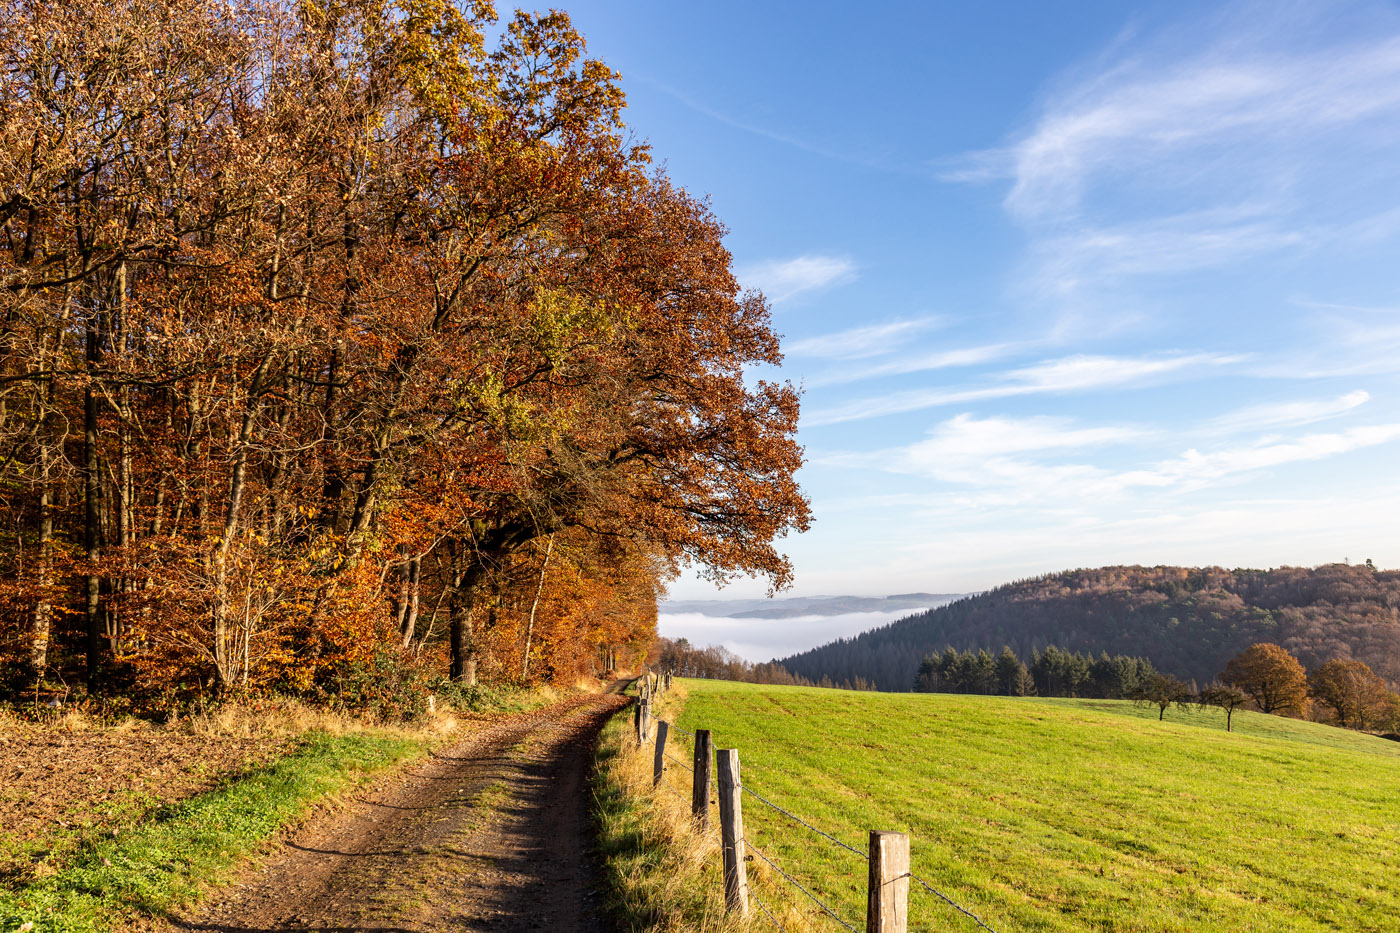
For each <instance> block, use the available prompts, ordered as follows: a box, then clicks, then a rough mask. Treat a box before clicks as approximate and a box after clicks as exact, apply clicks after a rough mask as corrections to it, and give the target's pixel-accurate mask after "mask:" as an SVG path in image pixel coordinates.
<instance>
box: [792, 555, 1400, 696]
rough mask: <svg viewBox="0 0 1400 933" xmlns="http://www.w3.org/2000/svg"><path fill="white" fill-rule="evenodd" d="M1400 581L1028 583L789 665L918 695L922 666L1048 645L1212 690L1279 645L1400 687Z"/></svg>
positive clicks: (1397, 574)
mask: <svg viewBox="0 0 1400 933" xmlns="http://www.w3.org/2000/svg"><path fill="white" fill-rule="evenodd" d="M1397 608H1400V571H1394V570H1376V569H1375V568H1374V567H1372V566H1371V565H1370V563H1369V562H1368V563H1367V564H1364V565H1357V566H1349V565H1346V564H1326V565H1324V566H1321V567H1317V568H1314V569H1308V568H1303V567H1280V568H1277V569H1275V570H1225V569H1222V568H1220V567H1204V568H1190V567H1104V568H1100V569H1097V570H1072V571H1067V572H1064V573H1056V574H1050V575H1047V576H1043V577H1036V578H1034V579H1030V580H1021V581H1018V582H1015V583H1010V584H1007V585H1005V586H1001V587H998V588H997V589H994V590H991V591H989V592H986V593H982V594H979V595H977V596H969V597H967V598H965V599H961V600H958V601H957V602H955V603H951V604H949V605H947V606H942V607H940V608H938V609H933V610H930V611H929V612H925V613H921V614H919V615H915V616H910V617H909V618H907V619H901V620H900V621H898V622H893V623H891V624H889V625H886V626H883V627H881V628H877V629H872V630H871V631H869V632H865V633H863V634H861V635H858V636H856V637H854V638H849V639H842V640H840V641H836V642H832V643H831V644H828V645H823V646H822V647H820V648H814V649H812V650H811V651H806V652H803V653H802V654H797V655H793V656H792V657H789V658H784V659H783V660H782V661H781V663H782V665H783V666H784V667H786V668H787V669H788V670H789V671H791V672H792V673H793V674H795V675H797V676H800V677H805V678H807V679H809V680H813V681H818V680H820V679H821V678H822V677H829V678H831V680H833V681H835V682H838V683H839V682H841V681H844V680H850V679H853V678H856V677H861V678H864V679H865V680H868V681H871V682H873V683H874V684H875V685H876V686H877V687H878V688H879V689H881V690H908V689H911V688H912V686H913V684H914V680H915V677H916V676H917V672H918V668H919V662H920V660H921V659H922V658H923V657H924V656H925V655H927V654H929V653H931V652H935V651H942V650H943V649H944V648H946V647H948V646H950V645H951V646H952V647H954V648H957V649H959V650H977V649H986V650H988V651H991V652H997V651H999V650H1000V649H1001V648H1002V647H1003V646H1005V645H1009V646H1010V647H1011V648H1012V649H1013V650H1014V651H1016V652H1017V653H1018V654H1020V655H1022V656H1023V657H1027V656H1029V655H1030V654H1031V652H1032V651H1034V650H1041V649H1044V648H1045V647H1046V646H1047V645H1052V644H1053V645H1058V646H1060V647H1061V648H1064V649H1067V650H1069V651H1084V652H1092V653H1094V654H1098V653H1100V652H1102V651H1107V652H1108V653H1109V654H1129V655H1138V656H1142V657H1145V658H1147V659H1149V660H1150V661H1151V662H1152V663H1153V664H1154V665H1156V667H1157V668H1158V669H1159V670H1162V671H1165V672H1167V673H1171V674H1175V675H1177V676H1178V677H1182V678H1187V679H1189V678H1195V679H1197V680H1199V681H1206V680H1209V679H1211V678H1213V677H1215V676H1216V675H1217V674H1218V673H1220V671H1221V669H1222V668H1223V667H1224V666H1225V662H1226V661H1227V660H1228V659H1229V658H1230V657H1231V656H1233V655H1235V654H1237V653H1239V652H1240V651H1242V650H1244V649H1245V648H1247V647H1248V646H1249V645H1251V644H1253V643H1255V642H1260V641H1268V642H1275V643H1277V644H1280V645H1282V646H1283V647H1285V648H1287V649H1288V650H1289V651H1290V652H1291V653H1293V654H1294V655H1296V656H1297V657H1298V659H1299V660H1301V661H1302V662H1303V663H1304V664H1305V665H1307V666H1308V667H1310V668H1311V667H1313V666H1315V665H1318V664H1321V663H1323V662H1326V661H1328V660H1331V659H1332V658H1337V657H1342V658H1347V657H1353V658H1357V659H1358V660H1361V661H1364V662H1366V664H1368V665H1370V667H1371V668H1372V669H1373V670H1375V671H1376V673H1378V674H1380V675H1381V676H1382V677H1384V678H1386V679H1387V680H1388V681H1390V682H1391V683H1392V684H1395V683H1397V682H1400V613H1398V612H1397Z"/></svg>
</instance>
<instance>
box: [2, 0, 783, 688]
mask: <svg viewBox="0 0 1400 933" xmlns="http://www.w3.org/2000/svg"><path fill="white" fill-rule="evenodd" d="M494 18H495V13H494V10H493V9H492V8H491V7H490V5H489V4H487V3H484V2H483V3H472V4H464V5H454V4H452V3H439V2H421V0H388V2H379V0H343V2H336V3H331V4H300V5H291V6H288V5H284V4H278V3H272V2H269V3H259V2H254V3H251V4H245V5H241V6H238V7H237V8H236V9H235V8H230V7H228V6H227V4H221V3H218V2H215V0H189V2H181V3H178V4H176V3H170V2H168V0H117V2H115V3H108V4H99V3H95V2H92V0H79V2H75V3H70V4H63V5H58V4H48V3H43V2H38V0H32V2H31V0H23V2H20V3H17V4H11V5H10V6H8V7H6V8H5V10H4V11H3V12H0V63H2V64H3V67H4V68H5V74H6V81H5V82H4V83H3V84H0V115H2V116H3V120H0V324H2V325H3V326H0V380H3V381H0V387H3V395H0V442H3V444H4V446H5V449H6V451H7V455H6V459H4V460H3V461H0V503H3V506H4V508H3V520H0V570H3V573H0V655H3V658H4V659H6V660H8V661H10V662H12V663H14V664H19V665H22V666H23V667H24V668H25V670H26V676H27V677H29V678H31V679H32V680H41V679H42V677H43V676H44V672H45V671H46V670H49V669H51V668H52V667H53V665H54V663H55V657H56V655H55V651H54V647H55V645H66V646H67V647H68V648H70V649H75V650H77V651H78V653H80V654H81V655H83V656H84V661H85V664H84V667H85V668H86V672H87V674H88V678H89V682H90V685H91V686H92V687H94V688H96V687H99V686H100V685H101V682H102V680H103V677H104V675H105V673H106V671H107V670H109V669H111V668H113V667H115V666H124V667H125V668H126V669H127V670H128V672H131V673H134V675H135V677H136V680H137V682H138V683H140V684H141V685H142V688H143V689H146V690H149V691H151V692H152V693H157V694H168V693H170V692H171V691H175V690H192V689H209V688H214V689H218V690H233V689H240V690H258V689H285V690H290V691H293V692H297V691H307V692H314V691H331V690H338V689H341V685H343V684H344V683H346V682H348V680H350V679H355V678H359V679H361V680H362V679H363V676H365V675H363V672H364V671H407V672H408V674H407V675H406V676H423V672H424V671H426V670H427V669H428V668H429V667H431V666H433V665H442V664H445V663H448V662H449V660H450V672H451V674H452V675H454V676H456V677H462V676H465V675H466V672H467V670H468V669H469V668H470V667H471V666H473V665H475V664H476V663H477V662H478V660H480V661H481V662H482V664H483V665H484V666H485V667H486V668H488V669H489V670H490V672H491V675H492V676H494V677H510V678H516V679H522V680H525V679H533V678H534V677H536V676H546V677H549V678H552V679H559V678H566V677H568V676H572V675H573V674H575V673H577V672H579V671H581V670H584V669H585V668H589V667H590V666H591V665H592V664H593V659H594V658H596V657H598V656H599V655H602V656H603V661H602V662H600V666H602V667H609V666H612V663H613V662H614V661H616V660H617V659H618V658H619V657H622V656H629V657H630V656H632V655H635V654H636V653H637V652H638V651H639V650H642V647H641V646H644V644H645V643H646V642H647V641H648V640H649V639H650V636H651V634H652V633H653V632H654V627H655V610H656V601H657V598H658V594H659V592H660V587H661V585H662V583H663V582H664V580H665V579H666V578H668V577H669V576H671V575H672V574H674V573H675V572H676V571H677V570H678V569H679V568H680V567H682V566H684V565H685V564H687V563H696V564H699V565H700V566H701V567H703V568H705V571H706V572H707V573H709V574H711V575H712V576H714V577H717V578H726V577H728V576H730V575H733V574H736V573H752V574H760V575H765V576H767V577H768V578H769V579H770V580H771V581H772V582H773V584H774V585H775V586H780V585H782V584H784V583H785V582H787V580H788V579H789V577H790V568H789V566H788V564H787V561H786V559H785V558H784V557H783V556H782V555H781V554H780V553H779V552H778V551H777V549H776V547H775V544H774V542H775V540H776V539H778V538H780V537H781V536H782V535H783V534H784V533H786V532H789V531H794V530H801V529H802V528H805V527H806V524H807V521H808V518H809V514H808V506H807V501H806V499H805V498H804V497H803V496H802V494H801V492H800V490H799V489H798V488H797V485H796V483H795V481H794V479H793V473H794V472H795V471H796V469H797V468H798V466H800V464H801V451H800V449H799V448H798V447H797V445H796V443H795V441H794V438H793V434H794V432H795V427H796V419H797V392H796V390H795V389H793V387H792V386H790V385H786V384H773V383H754V384H751V383H750V382H749V380H748V378H747V376H746V367H748V366H749V365H750V364H752V363H755V362H766V363H774V362H777V361H778V360H779V359H780V354H779V350H778V344H777V338H776V336H775V335H774V334H773V333H772V331H771V328H770V326H769V321H768V308H767V305H766V303H765V302H764V300H763V298H762V296H761V295H758V294H755V293H741V292H740V289H739V287H738V285H737V283H736V282H735V280H734V277H733V274H732V271H731V268H730V257H729V255H728V253H727V252H726V251H725V250H724V249H723V246H722V238H723V235H724V228H723V226H722V225H721V224H720V223H719V221H718V220H717V219H716V218H715V217H713V216H712V214H711V213H710V211H709V209H708V206H707V205H705V204H704V203H703V202H700V201H697V200H696V199H694V198H692V197H691V196H690V195H688V194H687V193H686V192H684V191H682V190H680V189H678V188H676V187H675V186H674V185H672V184H671V182H670V181H669V180H668V179H667V178H666V177H665V175H664V174H663V173H661V172H658V171H656V170H655V169H654V168H653V167H652V166H651V164H650V161H649V158H650V157H649V154H648V152H647V150H646V148H645V147H644V146H640V145H637V144H636V143H635V142H633V141H631V139H630V138H629V137H628V136H627V134H626V131H625V128H624V126H623V122H622V118H621V115H622V106H623V95H622V91H621V88H620V86H619V84H618V77H617V75H616V74H615V73H614V72H612V71H611V70H610V69H608V68H607V67H606V66H605V65H603V64H602V63H601V62H599V61H597V60H594V59H591V58H589V57H588V56H587V54H586V50H585V47H584V44H583V41H582V38H581V37H580V36H579V35H578V33H577V32H576V31H575V30H574V29H573V27H572V24H571V23H570V22H569V19H568V17H567V16H566V15H564V14H562V13H558V12H550V13H545V14H538V15H535V14H524V13H520V14H517V15H515V16H514V17H513V18H512V19H511V20H510V21H509V22H508V23H507V24H505V25H504V27H503V28H501V29H499V30H495V29H494V28H493V27H491V24H492V23H493V21H494ZM488 31H492V32H494V33H495V34H497V35H498V36H499V39H498V41H497V43H496V45H495V47H494V48H488V47H487V40H486V35H487V33H488ZM70 657H71V655H70ZM59 663H62V659H60V662H59Z"/></svg>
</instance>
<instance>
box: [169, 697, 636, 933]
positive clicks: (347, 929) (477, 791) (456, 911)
mask: <svg viewBox="0 0 1400 933" xmlns="http://www.w3.org/2000/svg"><path fill="white" fill-rule="evenodd" d="M626 702H627V701H626V699H625V698H623V697H621V696H617V695H605V696H580V697H573V698H570V699H568V700H565V701H563V702H561V703H557V704H555V705H554V706H551V707H548V708H546V709H542V710H537V711H535V712H532V713H524V714H520V715H517V716H512V717H509V718H507V719H504V720H502V721H500V722H498V723H493V724H492V725H491V726H489V727H488V728H487V729H484V730H482V731H480V732H478V733H476V734H474V735H473V736H471V737H470V738H469V739H467V740H465V741H463V742H462V743H460V744H459V745H457V746H455V747H453V748H451V749H448V750H446V751H444V752H442V753H440V754H438V755H435V756H434V757H433V758H432V759H431V760H430V761H428V762H427V763H426V764H424V765H420V766H418V767H417V768H415V769H413V770H411V771H409V772H406V773H404V774H402V775H400V776H399V777H398V778H397V779H391V780H390V781H388V782H381V783H380V784H378V785H375V786H374V787H373V788H371V789H370V790H369V791H368V792H367V793H366V794H365V795H364V796H363V797H362V798H361V799H360V800H359V801H357V802H356V803H355V804H353V805H352V806H351V807H348V808H347V809H345V810H342V811H340V812H339V813H336V814H334V815H332V816H329V817H325V818H322V819H320V820H316V821H313V822H312V823H311V824H309V825H308V826H307V827H305V828H304V829H303V830H302V831H301V832H300V833H298V834H297V836H296V838H294V839H292V840H291V841H290V842H288V843H287V844H286V845H285V846H284V847H283V850H282V851H281V852H279V853H276V854H275V855H274V856H273V857H272V858H271V859H270V860H269V861H268V862H267V863H266V864H265V865H264V866H263V867H262V868H261V869H259V870H258V871H257V872H256V873H255V874H253V875H251V876H250V877H248V878H246V879H244V881H243V883H242V884H238V885H234V886H232V887H230V888H228V889H226V890H225V891H224V892H223V894H224V898H223V900H222V901H216V902H214V903H211V904H209V905H207V907H206V909H205V911H204V913H203V914H201V915H199V916H196V917H191V918H188V919H185V920H183V921H181V922H179V923H177V924H176V925H175V929H181V930H217V931H224V933H262V931H271V930H321V931H332V930H334V931H343V933H351V931H354V933H390V931H410V930H411V931H426V930H490V931H496V933H501V931H515V930H519V931H526V930H556V931H579V933H603V931H606V930H608V929H609V927H608V926H607V925H606V924H605V923H604V922H603V921H602V920H601V919H600V917H599V914H598V912H597V911H596V910H595V909H594V899H595V896H596V895H595V892H594V880H595V879H594V873H593V867H592V863H591V862H590V859H589V854H588V853H589V842H590V835H589V825H588V822H589V817H588V801H589V799H590V797H589V792H588V778H589V772H590V769H591V768H592V761H593V756H592V749H593V745H594V742H595V741H596V740H597V736H598V732H599V730H600V729H602V727H603V723H604V722H605V721H606V720H607V718H608V716H609V715H611V714H612V713H613V712H614V711H616V710H617V709H618V708H619V707H621V706H623V705H625V704H626Z"/></svg>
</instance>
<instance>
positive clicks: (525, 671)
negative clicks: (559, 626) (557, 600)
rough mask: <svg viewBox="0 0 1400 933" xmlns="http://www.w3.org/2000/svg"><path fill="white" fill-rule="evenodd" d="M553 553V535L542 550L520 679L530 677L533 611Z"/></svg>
mask: <svg viewBox="0 0 1400 933" xmlns="http://www.w3.org/2000/svg"><path fill="white" fill-rule="evenodd" d="M553 553H554V535H550V536H549V544H548V546H546V547H545V549H544V562H543V563H541V564H540V581H539V583H537V584H536V585H535V601H534V602H532V603H530V622H529V624H528V625H526V626H525V654H524V656H523V657H522V658H521V660H520V679H521V680H528V679H529V677H530V641H531V639H533V638H534V635H535V610H536V609H538V608H539V607H540V594H541V593H543V592H544V575H545V572H546V571H548V570H549V556H550V555H551V554H553Z"/></svg>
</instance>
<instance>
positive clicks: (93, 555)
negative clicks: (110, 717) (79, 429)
mask: <svg viewBox="0 0 1400 933" xmlns="http://www.w3.org/2000/svg"><path fill="white" fill-rule="evenodd" d="M86 343H87V346H86V348H85V358H86V362H87V371H88V381H87V386H86V387H85V388H84V390H83V500H84V502H83V506H84V507H83V549H84V551H85V554H86V557H87V561H88V573H87V581H86V601H85V613H84V619H85V621H86V634H87V645H86V647H87V683H88V690H89V691H92V690H95V689H96V688H97V679H98V668H99V666H100V664H101V661H102V636H103V635H104V634H105V631H106V625H105V624H104V621H103V619H102V613H101V611H100V604H101V593H102V579H101V577H99V576H98V575H97V562H98V561H99V560H101V558H102V528H101V522H102V513H101V497H102V474H101V471H100V469H99V465H98V459H97V390H96V388H95V387H94V385H93V381H94V380H95V379H96V378H97V376H96V374H95V373H96V370H97V369H98V367H99V366H101V364H102V312H101V310H100V309H94V310H93V313H92V317H91V318H90V319H89V320H88V326H87V335H86Z"/></svg>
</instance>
